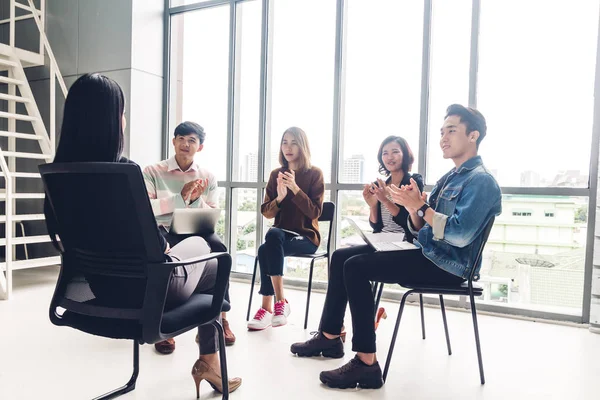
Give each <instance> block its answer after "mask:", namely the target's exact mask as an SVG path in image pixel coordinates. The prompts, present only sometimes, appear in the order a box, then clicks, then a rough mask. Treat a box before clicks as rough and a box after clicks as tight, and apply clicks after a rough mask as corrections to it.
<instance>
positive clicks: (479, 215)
mask: <svg viewBox="0 0 600 400" xmlns="http://www.w3.org/2000/svg"><path fill="white" fill-rule="evenodd" d="M429 205H430V206H431V207H432V208H433V209H434V210H435V215H434V217H433V226H431V225H429V224H427V223H426V224H425V226H423V227H422V228H421V229H420V230H419V232H418V239H417V240H418V243H416V244H417V246H420V247H421V248H422V250H423V255H424V256H425V257H427V258H428V259H429V260H431V261H432V262H433V263H434V264H436V265H437V266H438V267H440V268H441V269H443V270H445V271H447V272H449V273H451V274H453V275H456V276H460V277H462V278H464V279H468V278H469V274H470V273H471V271H472V269H473V267H475V268H476V270H475V280H477V279H479V269H480V268H481V260H480V262H479V265H476V266H474V265H473V264H474V263H475V258H476V257H477V252H478V251H479V248H480V246H481V241H482V240H483V238H482V233H483V230H484V229H485V227H486V225H487V223H488V222H489V221H490V219H491V218H492V217H494V216H497V215H500V213H501V212H502V193H501V192H500V187H499V186H498V183H497V182H496V180H495V179H494V177H493V176H492V175H491V174H490V172H489V171H488V170H487V169H486V168H485V166H484V165H483V161H482V160H481V157H480V156H476V157H473V158H471V159H469V160H467V161H466V162H464V163H463V164H462V165H461V166H460V167H459V168H458V169H456V168H455V169H453V170H451V171H450V172H448V173H447V174H446V175H444V176H443V177H442V178H441V179H440V180H439V181H438V182H437V183H436V185H435V186H434V188H433V191H432V192H431V195H430V196H429ZM408 226H409V228H410V229H411V230H413V231H414V227H413V225H412V223H411V221H410V217H409V219H408ZM414 233H416V232H414Z"/></svg>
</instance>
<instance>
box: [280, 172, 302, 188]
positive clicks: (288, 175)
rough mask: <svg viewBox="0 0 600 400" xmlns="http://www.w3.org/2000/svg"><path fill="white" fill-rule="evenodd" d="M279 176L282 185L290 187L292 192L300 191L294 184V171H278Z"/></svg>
mask: <svg viewBox="0 0 600 400" xmlns="http://www.w3.org/2000/svg"><path fill="white" fill-rule="evenodd" d="M279 177H281V179H282V182H283V184H284V186H285V187H287V188H288V189H290V190H291V191H292V193H294V194H296V193H298V192H299V191H300V188H299V187H298V185H297V184H296V173H295V172H294V171H292V170H290V171H285V172H280V173H279Z"/></svg>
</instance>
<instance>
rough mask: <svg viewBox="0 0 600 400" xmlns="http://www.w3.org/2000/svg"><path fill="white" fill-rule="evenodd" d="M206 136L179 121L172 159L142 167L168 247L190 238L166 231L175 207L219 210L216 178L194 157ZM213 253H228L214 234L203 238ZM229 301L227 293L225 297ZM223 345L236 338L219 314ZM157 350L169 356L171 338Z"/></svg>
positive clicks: (153, 209)
mask: <svg viewBox="0 0 600 400" xmlns="http://www.w3.org/2000/svg"><path fill="white" fill-rule="evenodd" d="M205 137H206V133H205V132H204V128H202V127H201V126H200V125H198V124H197V123H195V122H187V121H186V122H182V123H181V124H179V125H178V126H177V128H175V132H174V137H173V146H174V148H175V156H174V157H171V158H169V159H168V160H164V161H161V162H159V163H158V164H155V165H151V166H148V167H146V168H144V181H145V183H146V188H147V190H148V197H150V204H151V205H152V211H153V212H154V216H155V217H156V222H157V223H158V225H159V230H160V232H161V233H162V235H163V236H164V237H165V239H166V240H167V242H168V243H169V246H171V247H172V246H175V245H176V244H177V243H179V242H181V241H182V240H184V239H185V238H187V237H188V236H190V235H175V234H173V233H170V232H169V228H170V226H171V221H172V219H173V211H174V210H175V209H177V208H207V207H211V208H216V207H218V197H219V195H218V191H217V189H218V187H217V179H216V178H215V176H214V175H213V174H212V173H211V172H210V171H208V170H206V169H204V168H200V166H199V165H198V163H196V161H195V160H194V156H195V155H196V154H197V153H199V152H200V151H202V149H203V148H204V139H205ZM202 237H203V238H204V240H206V242H207V243H208V244H209V246H210V248H211V250H212V251H213V252H215V251H217V252H221V251H227V248H226V247H225V245H224V244H223V242H222V241H221V239H220V238H219V236H217V235H216V234H215V233H212V234H209V235H202ZM225 297H226V299H227V300H228V301H229V293H228V292H227V293H226V295H225ZM222 319H223V327H224V328H225V342H226V344H227V345H231V344H233V343H234V342H235V335H234V334H233V332H231V329H230V328H229V323H228V322H227V320H226V319H225V313H223V315H222ZM155 347H156V350H157V351H159V352H160V353H163V354H170V353H172V352H173V351H174V350H175V341H174V339H168V340H165V341H163V342H159V343H156V344H155Z"/></svg>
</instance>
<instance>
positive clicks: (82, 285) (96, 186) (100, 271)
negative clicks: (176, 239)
mask: <svg viewBox="0 0 600 400" xmlns="http://www.w3.org/2000/svg"><path fill="white" fill-rule="evenodd" d="M39 170H40V173H41V177H42V181H43V184H44V189H45V192H46V199H47V201H48V202H49V205H50V210H51V212H52V213H53V216H54V219H55V222H56V230H57V233H58V236H59V237H60V241H61V244H62V247H63V249H64V253H63V254H62V269H61V275H60V278H59V282H58V283H57V288H56V291H55V294H54V297H53V299H52V304H51V319H52V308H53V307H54V308H55V307H56V306H61V307H63V308H66V309H67V310H71V311H74V312H77V313H80V314H85V315H88V316H96V317H109V315H110V316H114V315H116V316H117V318H118V316H119V315H121V316H123V315H126V314H127V313H126V312H123V311H122V310H121V311H122V312H121V313H120V314H119V313H116V314H114V313H111V312H110V311H107V310H106V309H104V310H103V308H106V307H109V308H114V309H118V308H121V309H127V308H128V309H141V307H142V306H143V301H144V293H145V285H146V277H147V268H148V264H154V263H161V262H164V260H165V259H164V254H163V252H162V248H161V246H160V240H159V236H158V235H159V232H158V228H157V225H156V220H155V218H154V215H153V213H152V208H151V206H150V200H149V198H148V194H147V191H146V187H145V184H144V180H143V177H142V174H141V171H140V168H139V167H138V166H137V165H135V164H125V163H52V164H45V165H41V166H39ZM104 311H106V312H104ZM129 315H130V316H131V315H138V314H136V313H129ZM130 319H131V318H130ZM53 322H55V321H54V320H53Z"/></svg>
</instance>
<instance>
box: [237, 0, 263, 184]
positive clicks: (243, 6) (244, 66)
mask: <svg viewBox="0 0 600 400" xmlns="http://www.w3.org/2000/svg"><path fill="white" fill-rule="evenodd" d="M237 17H238V30H237V51H236V57H237V59H236V69H237V73H236V75H237V76H236V79H237V82H236V90H235V95H236V96H237V101H236V102H235V107H236V108H235V112H234V117H235V119H236V121H235V124H234V136H233V140H234V145H233V149H234V156H233V163H234V164H233V170H232V172H233V180H234V181H241V182H257V181H258V180H257V177H258V113H259V102H260V52H261V48H260V35H261V33H260V29H261V2H260V1H248V2H244V3H239V4H238V5H237Z"/></svg>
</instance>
